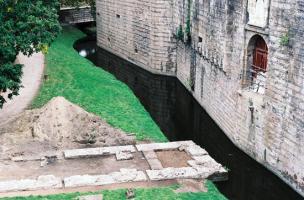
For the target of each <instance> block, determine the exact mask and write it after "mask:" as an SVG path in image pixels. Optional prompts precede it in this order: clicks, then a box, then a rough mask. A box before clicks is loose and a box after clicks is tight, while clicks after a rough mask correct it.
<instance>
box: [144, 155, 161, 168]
mask: <svg viewBox="0 0 304 200" xmlns="http://www.w3.org/2000/svg"><path fill="white" fill-rule="evenodd" d="M147 161H148V163H149V165H150V168H151V169H155V170H159V169H163V166H162V164H161V162H160V161H159V160H158V159H157V158H153V159H147Z"/></svg>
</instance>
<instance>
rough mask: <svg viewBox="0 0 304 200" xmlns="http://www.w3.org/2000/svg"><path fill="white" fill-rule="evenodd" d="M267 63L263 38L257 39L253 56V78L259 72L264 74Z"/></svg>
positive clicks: (266, 48)
mask: <svg viewBox="0 0 304 200" xmlns="http://www.w3.org/2000/svg"><path fill="white" fill-rule="evenodd" d="M267 62H268V47H267V44H266V42H265V41H264V40H263V38H261V37H259V38H258V39H257V41H256V45H255V49H254V56H253V66H252V69H253V72H252V73H253V74H252V75H253V77H256V76H257V74H258V73H259V72H264V73H265V72H266V70H267Z"/></svg>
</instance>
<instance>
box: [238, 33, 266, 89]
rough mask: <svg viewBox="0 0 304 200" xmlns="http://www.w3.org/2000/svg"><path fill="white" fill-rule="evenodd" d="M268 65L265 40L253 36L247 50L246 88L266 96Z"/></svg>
mask: <svg viewBox="0 0 304 200" xmlns="http://www.w3.org/2000/svg"><path fill="white" fill-rule="evenodd" d="M267 65H268V47H267V44H266V42H265V40H264V39H263V38H262V37H261V36H259V35H255V36H253V37H252V38H251V39H250V41H249V44H248V48H247V70H246V73H245V80H244V87H246V88H249V89H250V90H252V91H254V92H257V93H260V94H264V92H265V89H266V79H267Z"/></svg>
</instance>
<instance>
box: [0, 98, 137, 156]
mask: <svg viewBox="0 0 304 200" xmlns="http://www.w3.org/2000/svg"><path fill="white" fill-rule="evenodd" d="M134 143H135V137H134V136H133V134H128V133H125V132H123V131H122V130H120V129H117V128H113V127H112V126H110V125H109V124H108V123H106V122H105V121H104V120H102V119H101V118H100V117H98V116H96V115H93V114H91V113H88V112H86V111H85V110H84V109H82V108H81V107H79V106H77V105H75V104H73V103H71V102H69V101H67V100H66V99H65V98H63V97H56V98H53V99H52V100H51V101H50V102H49V103H47V104H46V105H45V106H44V107H42V108H41V109H35V110H28V111H25V112H23V113H22V114H20V115H19V116H18V117H17V119H15V120H14V121H13V122H10V123H8V124H5V125H3V126H2V127H1V128H0V144H1V146H0V154H2V155H3V154H5V155H11V156H12V154H14V155H15V154H21V155H24V154H35V153H38V152H45V151H54V150H59V149H69V148H85V147H95V146H99V147H100V146H114V145H127V144H134Z"/></svg>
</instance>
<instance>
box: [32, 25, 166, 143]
mask: <svg viewBox="0 0 304 200" xmlns="http://www.w3.org/2000/svg"><path fill="white" fill-rule="evenodd" d="M84 36H85V35H84V34H83V33H82V32H80V31H79V30H78V29H76V28H73V27H66V28H64V30H63V32H62V34H61V35H60V36H59V37H58V38H57V39H56V41H55V42H54V43H53V44H52V46H51V47H50V49H49V52H48V54H47V55H46V74H48V76H49V77H48V80H47V81H45V82H44V83H43V85H42V88H41V90H40V93H39V94H38V96H37V97H36V99H35V100H34V102H33V104H32V107H33V108H38V107H41V106H43V105H44V104H46V103H47V102H48V101H49V100H50V99H51V98H53V97H56V96H63V97H65V98H66V99H68V100H69V101H71V102H73V103H75V104H78V105H79V106H81V107H83V108H84V109H85V110H87V111H88V112H92V113H95V114H97V115H98V116H100V117H102V118H103V119H105V120H106V121H107V122H108V123H110V124H111V125H113V126H114V127H117V128H121V129H122V130H124V131H127V132H132V133H135V134H136V137H137V139H139V140H143V139H149V140H152V141H158V142H164V141H167V139H166V137H165V136H164V135H163V133H162V132H161V130H160V129H159V127H158V126H157V125H156V124H155V123H154V121H153V120H152V118H151V116H150V115H149V113H148V112H147V111H146V110H145V109H144V107H143V106H142V105H141V103H140V102H139V100H138V99H137V98H136V96H135V95H134V94H133V93H132V91H131V90H130V89H129V88H128V86H127V85H125V84H124V83H122V82H120V81H118V80H117V79H116V78H115V77H114V76H113V75H111V74H110V73H108V72H106V71H104V70H102V69H101V68H97V67H95V66H94V64H93V63H91V62H90V61H88V60H87V59H85V58H82V57H81V56H79V55H78V53H77V52H76V51H75V50H74V49H73V44H74V42H75V41H76V40H78V39H80V38H82V37H84Z"/></svg>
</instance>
